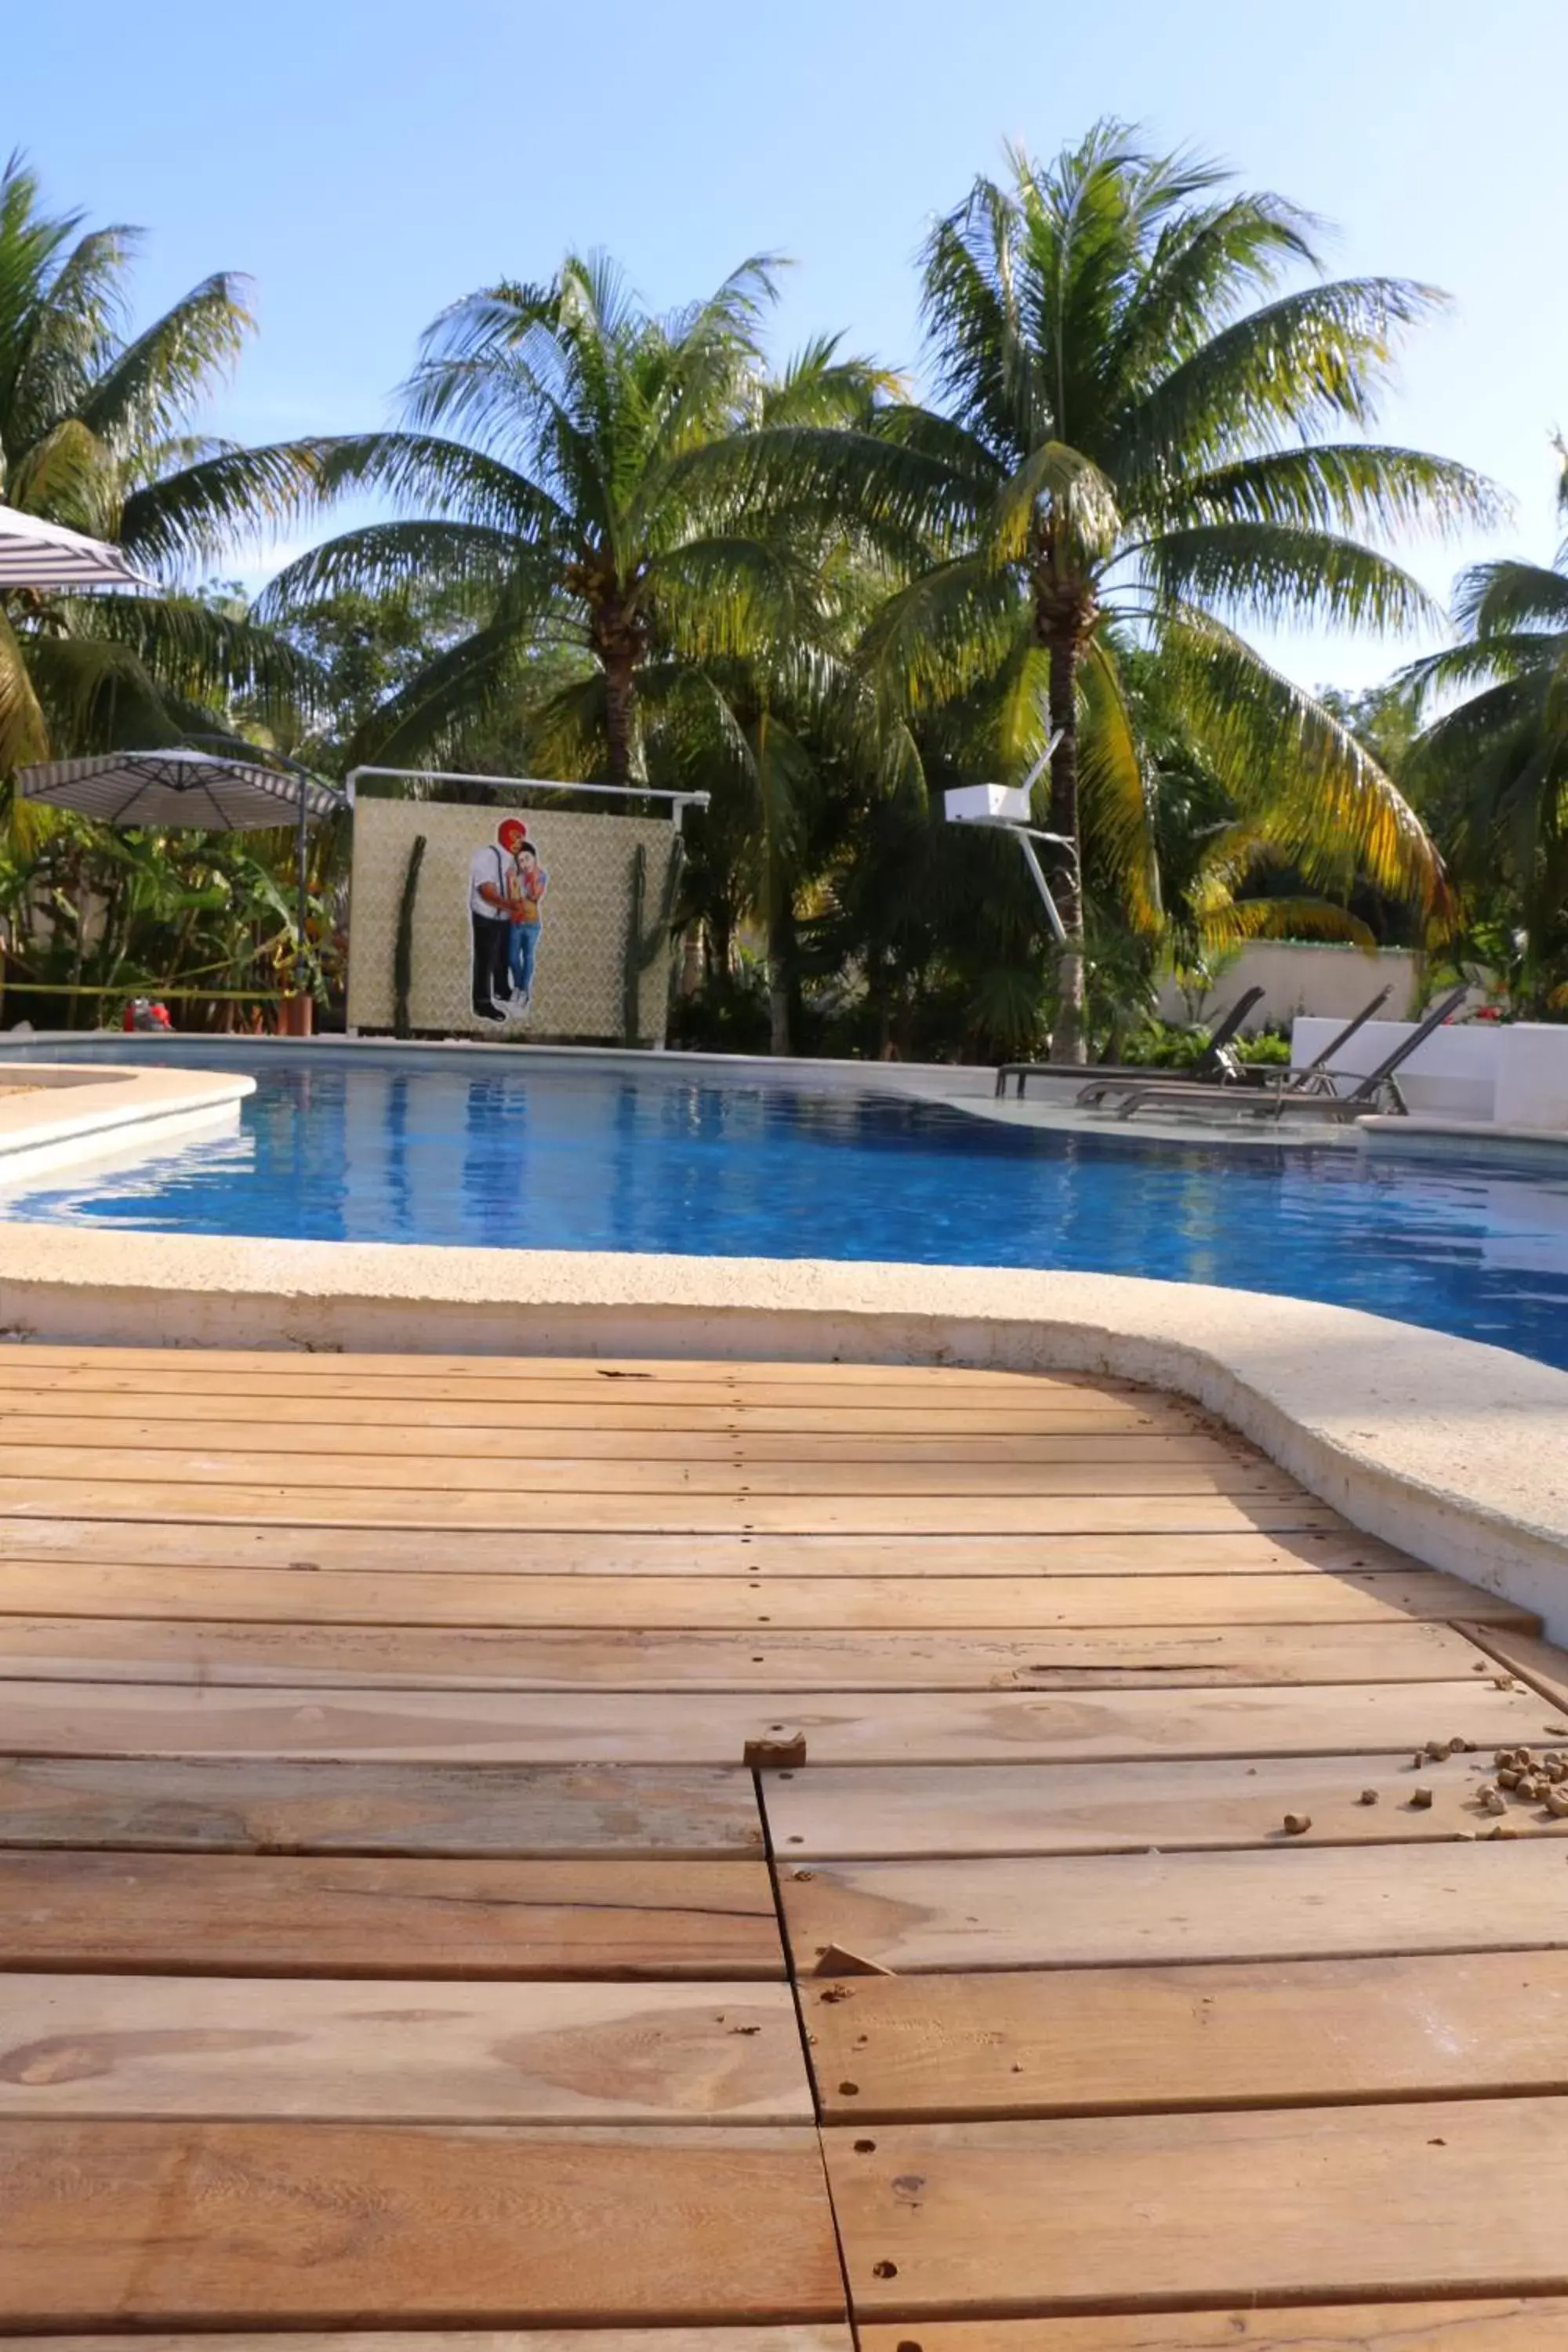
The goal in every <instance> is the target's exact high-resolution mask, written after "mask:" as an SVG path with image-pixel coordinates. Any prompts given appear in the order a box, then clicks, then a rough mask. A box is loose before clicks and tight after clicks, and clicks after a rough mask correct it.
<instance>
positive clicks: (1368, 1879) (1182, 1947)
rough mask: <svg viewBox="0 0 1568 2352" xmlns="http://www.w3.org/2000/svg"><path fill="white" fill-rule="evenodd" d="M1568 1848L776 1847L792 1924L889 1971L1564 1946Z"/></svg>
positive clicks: (810, 1947)
mask: <svg viewBox="0 0 1568 2352" xmlns="http://www.w3.org/2000/svg"><path fill="white" fill-rule="evenodd" d="M1565 1860H1568V1857H1565V1856H1564V1854H1563V1848H1562V1845H1561V1843H1559V1842H1558V1841H1556V1840H1554V1839H1551V1838H1541V1839H1533V1840H1532V1839H1521V1840H1519V1841H1518V1842H1517V1843H1504V1844H1494V1843H1475V1844H1465V1845H1461V1844H1453V1843H1444V1844H1436V1845H1421V1844H1410V1845H1406V1846H1403V1847H1402V1848H1401V1849H1400V1851H1399V1853H1398V1854H1397V1857H1392V1858H1391V1856H1390V1855H1389V1854H1388V1853H1386V1852H1385V1851H1384V1849H1383V1848H1382V1847H1380V1846H1361V1847H1356V1846H1318V1847H1309V1848H1306V1849H1304V1850H1303V1849H1302V1848H1301V1847H1300V1843H1299V1842H1298V1841H1295V1840H1292V1841H1291V1844H1290V1847H1289V1849H1283V1850H1280V1849H1277V1850H1274V1851H1271V1852H1269V1853H1257V1852H1240V1853H1174V1854H1164V1853H1142V1854H1108V1855H1089V1854H1068V1855H1063V1856H1058V1857H1050V1858H1047V1859H1043V1860H1031V1861H1025V1862H1017V1861H997V1860H989V1859H986V1858H984V1857H981V1858H978V1859H974V1860H964V1861H949V1862H927V1861H920V1862H862V1863H843V1864H829V1863H810V1864H802V1865H800V1866H799V1867H796V1866H795V1865H794V1864H790V1865H787V1866H786V1867H785V1869H784V1873H783V1878H782V1885H781V1893H782V1895H783V1897H784V1916H785V1920H786V1922H787V1925H788V1930H789V1937H790V1942H791V1945H792V1947H793V1949H794V1951H795V1958H796V1960H797V1963H798V1965H799V1966H800V1968H801V1969H802V1970H803V1971H805V1972H809V1971H810V1970H811V1969H813V1968H815V1966H816V1957H817V1955H818V1954H819V1953H821V1952H823V1951H825V1950H826V1948H828V1947H829V1946H831V1945H834V1944H837V1945H839V1946H840V1947H842V1948H846V1949H847V1950H849V1951H852V1952H857V1953H859V1954H861V1955H862V1956H863V1957H864V1958H867V1959H870V1960H875V1961H876V1962H878V1963H879V1966H881V1967H884V1968H889V1969H892V1970H893V1971H894V1972H895V1973H896V1974H899V1975H905V1974H910V1973H914V1972H920V1973H922V1974H923V1973H925V1972H927V1971H930V1970H938V1971H941V1970H952V1969H963V1970H966V1971H973V1970H977V1969H1037V1968H1045V1969H1051V1968H1119V1967H1127V1966H1136V1967H1155V1966H1164V1965H1173V1964H1175V1963H1178V1962H1181V1963H1184V1962H1190V1961H1200V1960H1203V1961H1206V1960H1216V1961H1220V1960H1237V1961H1242V1960H1245V1961H1253V1960H1298V1959H1303V1960H1305V1959H1355V1958H1361V1957H1362V1956H1363V1955H1365V1954H1375V1953H1387V1954H1390V1955H1396V1954H1400V1953H1410V1954H1415V1953H1420V1952H1498V1951H1513V1950H1517V1951H1533V1950H1552V1951H1555V1950H1558V1949H1560V1948H1564V1947H1568V1869H1565V1868H1564V1862H1565Z"/></svg>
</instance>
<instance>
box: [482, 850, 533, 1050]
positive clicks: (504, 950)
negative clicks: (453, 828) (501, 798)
mask: <svg viewBox="0 0 1568 2352" xmlns="http://www.w3.org/2000/svg"><path fill="white" fill-rule="evenodd" d="M527 839H528V827H527V826H526V825H525V824H523V823H522V822H521V819H520V818H517V817H514V816H509V817H503V818H502V820H501V822H500V824H498V825H497V827H496V837H495V839H494V841H491V842H486V843H485V845H484V846H483V847H482V848H480V849H476V850H475V852H474V855H473V856H472V858H471V859H470V860H469V864H468V921H469V924H470V927H471V929H472V931H473V951H472V961H471V965H470V973H471V980H472V1003H473V1008H474V1018H475V1020H476V1021H508V1020H510V1018H511V1007H510V1004H509V1003H508V1002H507V999H508V997H509V996H510V992H511V976H510V970H509V954H510V946H511V902H512V899H513V898H514V897H515V895H516V875H517V853H518V851H519V849H521V846H522V845H523V843H524V842H525V841H526V840H527Z"/></svg>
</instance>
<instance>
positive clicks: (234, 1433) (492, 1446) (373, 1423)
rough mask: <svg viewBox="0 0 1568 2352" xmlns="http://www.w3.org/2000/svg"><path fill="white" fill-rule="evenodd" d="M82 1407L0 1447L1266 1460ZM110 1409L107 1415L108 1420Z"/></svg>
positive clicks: (1193, 1433) (25, 1411) (1130, 1449)
mask: <svg viewBox="0 0 1568 2352" xmlns="http://www.w3.org/2000/svg"><path fill="white" fill-rule="evenodd" d="M93 1402H94V1404H95V1408H96V1409H95V1411H94V1412H92V1413H90V1414H79V1413H77V1412H75V1411H74V1410H73V1411H72V1412H69V1413H61V1412H45V1411H42V1410H39V1409H38V1401H37V1399H36V1398H28V1399H27V1400H26V1406H25V1407H18V1408H15V1409H7V1407H6V1406H5V1404H4V1403H3V1402H0V1439H3V1440H4V1442H5V1444H7V1445H29V1446H57V1445H65V1446H100V1445H115V1446H127V1445H135V1446H146V1447H148V1448H150V1449H153V1450H154V1451H159V1452H174V1453H184V1452H188V1451H189V1450H190V1449H191V1447H192V1446H193V1445H198V1444H199V1445H207V1446H211V1445H220V1446H224V1445H226V1446H230V1447H233V1446H236V1445H237V1446H241V1447H243V1448H244V1449H245V1450H246V1451H247V1452H249V1453H264V1454H286V1455H289V1456H291V1457H298V1458H305V1457H307V1456H310V1455H314V1454H376V1455H382V1454H398V1453H402V1452H416V1453H419V1454H439V1455H441V1456H443V1457H449V1458H453V1459H461V1460H465V1461H467V1460H486V1461H492V1462H494V1461H501V1460H505V1461H533V1460H539V1461H542V1462H546V1463H552V1462H557V1461H559V1460H562V1459H563V1458H564V1459H570V1460H572V1461H578V1462H581V1461H588V1460H592V1461H608V1462H629V1463H638V1462H641V1463H659V1462H662V1463H669V1462H723V1463H729V1464H731V1465H734V1464H737V1463H742V1462H743V1463H746V1464H748V1465H762V1464H764V1463H766V1464H772V1465H796V1466H798V1467H803V1468H813V1467H820V1466H822V1465H826V1464H828V1463H837V1464H839V1465H848V1464H858V1465H860V1467H861V1468H863V1469H874V1468H879V1467H881V1466H884V1465H887V1464H889V1463H903V1464H910V1463H915V1464H926V1463H934V1462H951V1463H958V1464H963V1465H966V1466H968V1467H972V1468H984V1469H987V1470H994V1472H996V1473H997V1475H1001V1474H1002V1473H1003V1472H1006V1471H1014V1472H1016V1471H1018V1470H1020V1469H1022V1468H1024V1467H1026V1466H1027V1465H1037V1464H1042V1463H1063V1462H1067V1463H1082V1464H1087V1465H1095V1464H1100V1463H1105V1464H1110V1463H1119V1462H1120V1463H1126V1462H1153V1463H1171V1462H1184V1463H1203V1462H1210V1463H1226V1462H1237V1461H1247V1462H1254V1463H1256V1462H1259V1461H1263V1460H1266V1459H1267V1457H1266V1456H1263V1455H1259V1454H1258V1453H1257V1452H1256V1450H1255V1449H1254V1448H1253V1447H1251V1446H1249V1445H1247V1444H1244V1443H1243V1442H1242V1440H1241V1439H1239V1438H1233V1437H1229V1436H1221V1435H1215V1434H1213V1433H1210V1432H1208V1431H1205V1430H1201V1429H1190V1428H1183V1427H1181V1426H1172V1427H1169V1428H1164V1427H1155V1428H1152V1429H1144V1428H1139V1427H1132V1428H1128V1427H1125V1426H1123V1425H1121V1423H1112V1424H1110V1425H1109V1426H1108V1425H1106V1423H1104V1421H1103V1420H1102V1419H1101V1418H1100V1417H1090V1416H1083V1417H1082V1418H1083V1421H1084V1426H1082V1427H1081V1428H1079V1427H1076V1426H1074V1425H1073V1424H1072V1423H1070V1422H1068V1425H1067V1426H1065V1427H1064V1426H1062V1423H1064V1422H1067V1420H1068V1417H1067V1416H1065V1415H1062V1416H1058V1418H1057V1419H1056V1420H1054V1421H1053V1423H1052V1427H1051V1430H1050V1432H1049V1433H1048V1434H1047V1435H1045V1436H1040V1435H1033V1436H1023V1437H1010V1436H1007V1435H1005V1434H1002V1435H996V1434H994V1433H993V1432H991V1431H989V1430H971V1431H963V1430H956V1429H955V1430H950V1431H946V1432H944V1433H943V1434H942V1436H940V1437H900V1435H899V1434H898V1433H896V1432H886V1433H883V1432H876V1433H865V1432H863V1433H860V1434H859V1435H854V1434H848V1435H846V1434H844V1433H841V1432H839V1431H837V1430H824V1431H821V1432H819V1433H817V1434H816V1436H811V1435H802V1436H789V1435H787V1434H786V1435H782V1436H781V1435H778V1434H776V1433H772V1434H770V1433H767V1432H763V1433H761V1434H758V1435H753V1434H752V1433H751V1432H749V1431H748V1430H747V1429H745V1428H744V1427H737V1428H736V1429H735V1430H733V1431H730V1430H668V1429H648V1430H640V1431H639V1430H628V1429H600V1428H598V1427H596V1426H595V1425H594V1424H593V1423H584V1425H583V1426H582V1427H581V1428H579V1429H576V1430H561V1429H541V1428H538V1427H536V1426H534V1425H532V1424H531V1423H527V1422H523V1423H521V1424H519V1425H516V1426H513V1425H510V1424H508V1423H501V1424H500V1425H499V1426H498V1425H497V1423H494V1422H493V1421H492V1420H491V1418H490V1416H489V1413H488V1412H463V1410H462V1408H461V1407H458V1406H453V1407H449V1408H445V1410H448V1411H450V1412H452V1414H453V1415H454V1418H453V1420H452V1421H451V1422H449V1423H442V1422H438V1421H436V1420H433V1419H432V1418H431V1416H432V1415H433V1414H434V1413H435V1412H437V1410H438V1409H437V1407H436V1406H434V1405H414V1406H410V1407H409V1408H408V1410H407V1412H405V1413H399V1412H397V1411H396V1410H395V1409H394V1410H389V1409H388V1408H387V1407H386V1406H384V1405H381V1406H377V1405H376V1404H375V1403H374V1402H362V1403H361V1405H360V1408H359V1410H360V1413H361V1416H362V1417H361V1418H360V1419H358V1420H353V1419H351V1418H348V1417H347V1416H346V1408H345V1417H343V1418H342V1419H340V1418H339V1417H338V1413H339V1409H338V1406H337V1404H336V1402H335V1401H332V1402H326V1401H324V1402H322V1403H321V1404H320V1405H313V1404H310V1403H309V1402H308V1401H307V1400H305V1399H302V1398H291V1399H289V1400H287V1402H289V1404H290V1405H291V1406H293V1407H294V1408H295V1409H296V1410H295V1412H293V1413H292V1414H290V1415H289V1416H287V1417H285V1416H283V1415H282V1414H280V1413H279V1411H278V1410H277V1408H278V1406H279V1405H281V1404H282V1403H283V1402H285V1400H283V1399H281V1398H279V1399H277V1400H274V1402H272V1403H269V1404H268V1407H267V1410H266V1412H265V1414H263V1415H262V1416H261V1417H259V1418H258V1415H257V1412H256V1408H255V1404H254V1402H253V1401H252V1400H250V1399H248V1398H243V1397H208V1398H204V1399H201V1400H197V1399H195V1398H190V1397H181V1398H165V1399H163V1402H164V1403H165V1404H166V1405H167V1407H168V1411H167V1412H165V1413H163V1414H149V1413H145V1412H143V1413H142V1414H140V1415H138V1414H136V1413H135V1412H132V1411H131V1410H129V1408H132V1407H133V1406H134V1405H135V1404H136V1402H137V1400H136V1399H134V1398H132V1397H101V1398H97V1399H95V1400H94V1401H93ZM111 1406H112V1407H114V1408H115V1410H114V1411H112V1412H110V1411H108V1410H106V1408H109V1407H111ZM219 1407H224V1408H226V1410H225V1411H219V1410H218V1408H219ZM307 1412H308V1414H309V1418H306V1417H305V1416H306V1414H307Z"/></svg>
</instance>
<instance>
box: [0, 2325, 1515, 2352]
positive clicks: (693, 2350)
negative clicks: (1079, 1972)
mask: <svg viewBox="0 0 1568 2352" xmlns="http://www.w3.org/2000/svg"><path fill="white" fill-rule="evenodd" d="M5 2352H127V2346H126V2340H125V2337H124V2336H55V2335H50V2336H8V2337H7V2338H6V2343H5ZM136 2352H281V2347H279V2342H278V2337H277V2336H276V2335H275V2334H274V2333H272V2332H271V2331H268V2333H267V2334H266V2335H264V2336H255V2335H249V2334H247V2333H245V2332H243V2331H238V2332H237V2331H235V2330H233V2329H229V2328H226V2329H225V2331H224V2333H223V2335H222V2336H202V2335H193V2334H190V2333H188V2332H186V2331H184V2330H182V2331H181V2333H180V2334H179V2335H178V2336H161V2335H158V2334H156V2333H150V2332H149V2331H148V2330H147V2329H145V2328H138V2330H137V2332H136ZM287 2352H853V2346H852V2344H851V2341H850V2336H849V2330H848V2329H847V2327H845V2326H831V2325H827V2326H799V2327H595V2328H591V2329H588V2330H582V2329H576V2328H569V2327H530V2328H527V2329H517V2328H508V2329H506V2330H505V2332H504V2333H497V2332H496V2331H495V2330H494V2329H491V2328H466V2327H464V2328H458V2327H421V2328H419V2329H417V2330H415V2331H409V2330H407V2329H404V2328H392V2329H382V2328H377V2329H374V2330H365V2329H361V2328H354V2329H352V2330H350V2331H349V2332H347V2333H346V2334H340V2333H338V2332H336V2331H333V2332H331V2333H323V2332H322V2330H321V2329H320V2328H315V2327H311V2328H306V2329H301V2330H295V2331H291V2332H290V2335H289V2343H288V2347H287ZM1483 2352H1489V2347H1483Z"/></svg>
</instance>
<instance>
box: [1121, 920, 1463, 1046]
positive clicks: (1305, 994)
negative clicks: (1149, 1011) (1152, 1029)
mask: <svg viewBox="0 0 1568 2352" xmlns="http://www.w3.org/2000/svg"><path fill="white" fill-rule="evenodd" d="M1416 977H1417V975H1416V964H1415V956H1414V955H1412V954H1410V953H1409V951H1408V950H1405V949H1404V948H1380V949H1379V950H1378V952H1377V953H1376V955H1370V956H1369V955H1363V953H1362V951H1361V950H1360V949H1359V948H1346V947H1332V946H1322V945H1299V944H1298V943H1297V942H1296V941H1294V940H1251V941H1249V943H1248V944H1247V946H1246V947H1244V948H1243V949H1242V950H1241V953H1240V955H1239V956H1238V957H1237V961H1236V962H1235V963H1233V964H1232V965H1231V966H1230V967H1229V969H1228V970H1227V971H1226V974H1225V977H1224V978H1223V980H1221V981H1220V982H1219V983H1218V985H1217V986H1216V987H1215V989H1214V990H1213V992H1211V994H1210V995H1209V997H1208V1000H1207V1002H1206V1003H1205V1007H1204V1013H1205V1019H1206V1020H1209V1021H1211V1022H1212V1021H1213V1020H1214V1019H1215V1018H1216V1016H1217V1015H1218V1014H1220V1013H1224V1012H1225V1011H1226V1008H1227V1006H1229V1005H1232V1004H1234V1003H1236V1000H1237V997H1238V996H1240V995H1242V994H1243V993H1244V992H1245V991H1246V990H1247V989H1249V988H1261V989H1262V991H1263V1001H1262V1003H1259V1004H1255V1005H1254V1006H1253V1008H1252V1011H1251V1013H1249V1014H1248V1016H1247V1022H1246V1024H1245V1025H1246V1034H1247V1035H1248V1036H1251V1035H1252V1034H1253V1033H1254V1032H1255V1031H1256V1030H1258V1029H1262V1028H1266V1027H1267V1026H1268V1024H1269V1023H1270V1022H1271V1021H1272V1022H1278V1023H1280V1024H1285V1023H1289V1022H1291V1021H1294V1020H1295V1019H1296V1018H1297V1016H1298V1015H1299V1014H1300V1013H1323V1014H1325V1015H1327V1016H1328V1017H1329V1018H1331V1019H1332V1020H1334V1021H1336V1022H1337V1024H1338V1025H1339V1027H1341V1028H1343V1026H1344V1024H1345V1023H1346V1022H1347V1021H1349V1020H1350V1019H1351V1018H1352V1015H1353V1014H1355V1013H1359V1012H1360V1011H1361V1009H1362V1006H1363V1004H1365V1003H1367V1001H1368V999H1369V998H1371V997H1373V996H1375V995H1376V994H1377V992H1378V990H1379V989H1380V988H1382V987H1384V986H1385V985H1386V986H1387V988H1388V990H1389V997H1388V1002H1387V1003H1386V1004H1385V1005H1384V1008H1383V1009H1384V1013H1386V1014H1387V1015H1388V1016H1389V1018H1390V1019H1391V1020H1394V1021H1399V1020H1403V1019H1404V1017H1405V1014H1406V1013H1409V1012H1411V1011H1412V1010H1413V1009H1414V1006H1415V987H1416ZM1160 1015H1161V1018H1162V1020H1165V1021H1184V1020H1185V1019H1186V1017H1187V1013H1186V1003H1185V1000H1184V997H1183V995H1182V992H1181V990H1180V989H1179V988H1178V987H1177V986H1176V983H1175V982H1174V981H1173V980H1167V981H1166V982H1164V984H1163V987H1162V989H1161V991H1160Z"/></svg>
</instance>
